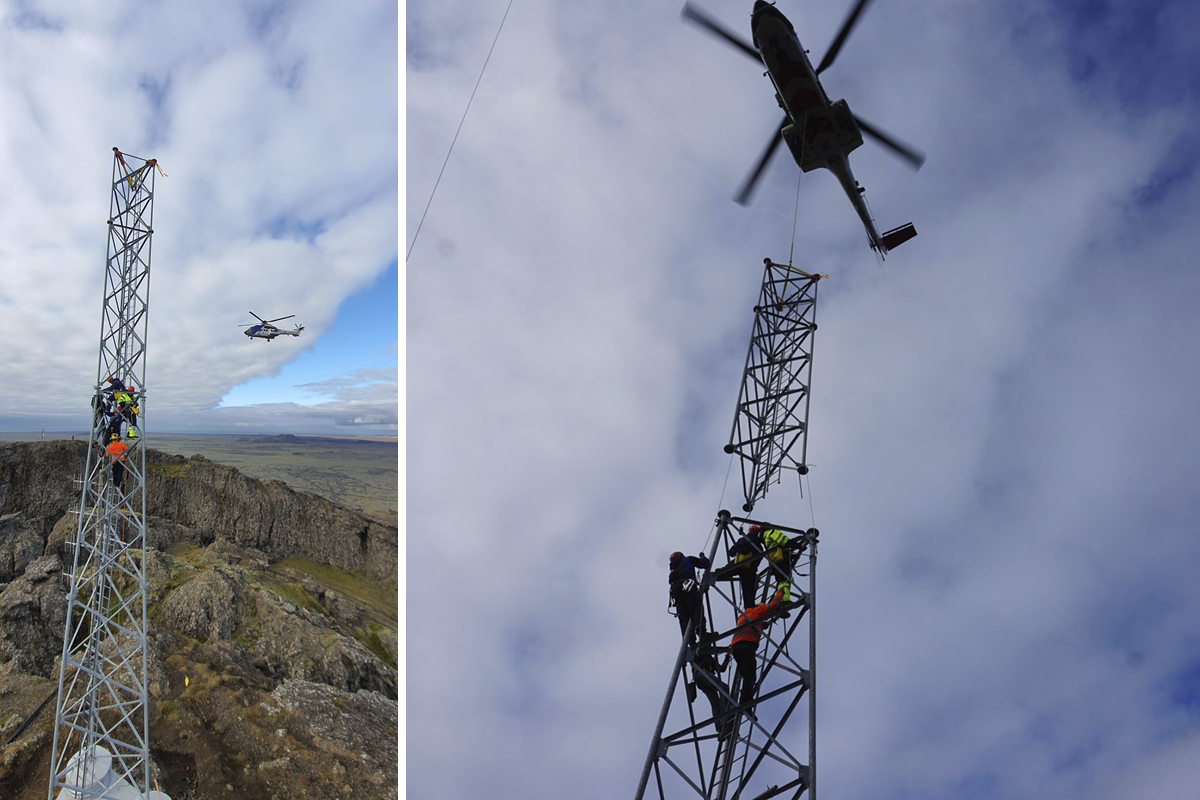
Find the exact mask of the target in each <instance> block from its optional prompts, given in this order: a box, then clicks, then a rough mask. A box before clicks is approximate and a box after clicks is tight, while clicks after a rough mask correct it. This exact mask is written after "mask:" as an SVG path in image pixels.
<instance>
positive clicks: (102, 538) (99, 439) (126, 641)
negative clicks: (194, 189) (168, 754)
mask: <svg viewBox="0 0 1200 800" xmlns="http://www.w3.org/2000/svg"><path fill="white" fill-rule="evenodd" d="M157 166H158V165H157V163H156V162H155V160H154V159H149V160H144V159H141V158H136V157H134V156H130V155H126V154H123V153H121V152H120V151H119V150H118V149H117V148H115V147H114V148H113V171H112V199H111V202H110V207H109V219H108V254H107V258H106V263H105V275H104V306H103V313H102V318H101V325H100V356H99V363H98V365H97V368H96V387H95V389H96V393H95V395H94V396H93V401H92V435H91V436H90V437H89V438H90V441H89V443H88V453H87V464H86V468H85V471H84V475H83V480H82V490H81V494H80V502H79V511H78V514H79V524H78V527H77V529H76V536H75V541H74V543H73V544H74V559H73V561H72V565H71V572H70V575H69V578H70V591H69V592H68V595H67V601H68V602H67V623H66V631H65V634H64V636H63V649H62V661H61V667H60V669H59V678H58V701H57V705H56V719H55V730H54V749H53V753H52V757H51V758H52V760H51V773H50V788H49V794H48V797H49V798H50V800H53V799H54V798H55V797H56V792H58V790H60V789H61V790H62V791H61V792H60V793H58V794H57V797H60V798H71V800H76V798H80V799H82V798H101V797H115V796H117V794H114V791H116V787H117V786H119V785H120V784H122V783H124V784H127V785H128V786H130V787H137V790H138V792H139V794H140V796H142V797H146V796H148V795H150V782H151V776H150V774H149V768H148V767H149V756H150V752H149V739H148V733H149V709H148V707H147V702H146V701H147V696H146V569H145V566H146V565H145V559H144V553H145V547H146V523H145V520H146V492H145V474H146V456H145V448H144V445H143V437H142V435H141V434H142V429H143V427H144V425H145V410H146V409H145V373H146V365H145V355H146V316H147V311H148V309H149V287H150V281H149V279H150V242H151V237H152V235H153V233H154V227H153V222H154V173H155V169H156V168H157ZM117 387H119V391H120V393H121V396H115V393H116V392H117ZM126 394H127V395H128V398H125V397H124V395H126ZM126 399H127V400H128V402H125V400H126ZM118 402H121V403H122V405H123V407H121V406H118ZM119 407H121V408H122V410H121V412H120V416H119V418H116V417H115V416H114V415H115V414H116V413H117V412H116V409H117V408H119ZM131 412H132V413H131ZM114 420H115V423H114ZM114 428H115V432H114ZM118 445H120V446H118ZM122 448H124V449H122ZM120 796H127V795H125V794H122V795H120Z"/></svg>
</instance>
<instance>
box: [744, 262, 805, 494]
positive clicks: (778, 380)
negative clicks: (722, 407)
mask: <svg viewBox="0 0 1200 800" xmlns="http://www.w3.org/2000/svg"><path fill="white" fill-rule="evenodd" d="M763 261H764V262H765V264H766V267H765V269H764V270H763V281H762V291H761V292H760V294H759V300H758V305H757V306H755V307H754V312H755V313H754V332H753V333H752V334H751V336H750V349H749V351H748V352H747V353H746V368H745V370H744V371H743V373H742V389H741V393H740V394H739V395H738V402H737V411H736V413H735V415H734V419H733V430H731V431H730V433H729V444H727V445H725V452H726V453H736V454H737V455H738V457H739V459H740V461H741V465H742V487H743V490H744V492H745V495H746V502H745V504H744V505H743V506H742V510H743V511H747V512H749V511H751V510H752V509H753V508H754V504H755V503H756V502H758V501H759V500H761V499H762V498H763V497H764V496H766V494H767V489H768V488H769V487H770V486H771V484H772V483H773V482H775V483H778V481H779V472H780V470H781V469H785V468H791V469H795V470H796V471H797V472H799V473H800V474H801V475H805V474H807V473H808V464H807V462H806V459H807V458H808V405H809V391H808V387H809V383H810V379H811V377H812V347H813V337H814V335H815V333H816V330H817V282H818V281H819V280H820V279H821V276H820V275H813V274H811V273H808V272H804V271H803V270H800V269H797V268H796V267H793V266H791V265H788V264H776V263H774V262H773V261H771V259H769V258H766V259H763Z"/></svg>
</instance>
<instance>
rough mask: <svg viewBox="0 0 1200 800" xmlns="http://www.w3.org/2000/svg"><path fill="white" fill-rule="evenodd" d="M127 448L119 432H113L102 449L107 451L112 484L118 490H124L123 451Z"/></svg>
mask: <svg viewBox="0 0 1200 800" xmlns="http://www.w3.org/2000/svg"><path fill="white" fill-rule="evenodd" d="M128 449H129V448H128V447H126V446H125V443H124V442H122V441H121V437H120V435H119V434H113V436H112V440H111V441H110V442H109V444H108V446H107V447H105V448H104V450H105V451H106V452H107V453H108V457H109V458H111V459H112V481H113V485H114V486H116V487H117V489H118V490H120V491H123V490H124V481H125V452H126V451H127V450H128Z"/></svg>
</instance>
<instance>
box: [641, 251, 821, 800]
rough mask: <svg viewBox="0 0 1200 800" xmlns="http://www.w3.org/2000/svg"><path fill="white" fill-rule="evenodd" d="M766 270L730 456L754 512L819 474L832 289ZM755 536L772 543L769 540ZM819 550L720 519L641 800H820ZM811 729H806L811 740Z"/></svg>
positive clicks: (783, 534)
mask: <svg viewBox="0 0 1200 800" xmlns="http://www.w3.org/2000/svg"><path fill="white" fill-rule="evenodd" d="M765 264H766V267H765V270H764V273H763V280H762V289H761V292H760V294H759V301H758V305H756V306H755V307H754V328H753V332H752V334H751V337H750V350H749V353H748V354H747V356H746V365H745V369H744V370H743V372H742V388H741V392H740V393H739V395H738V402H737V408H736V411H735V415H734V423H733V430H732V432H731V434H730V441H729V444H727V445H726V446H725V452H727V453H730V454H734V455H736V456H737V457H738V458H739V460H740V462H741V466H742V470H741V471H742V486H743V490H744V496H745V503H744V504H743V506H742V508H743V510H745V511H747V512H749V511H751V510H752V509H753V508H754V504H755V503H756V502H758V501H759V500H761V499H762V498H763V497H764V496H765V495H766V494H767V490H768V489H769V488H770V487H771V486H772V485H773V484H775V483H778V482H779V480H780V474H781V471H782V470H785V469H790V470H795V471H797V472H798V473H800V474H801V475H803V474H807V472H808V464H807V462H806V458H807V446H808V438H807V434H808V408H809V401H808V399H809V380H810V378H811V375H812V345H813V335H814V333H815V331H816V329H817V325H816V298H817V283H818V281H819V280H820V279H821V277H822V276H820V275H813V274H810V273H807V272H804V271H803V270H800V269H797V268H795V267H792V266H790V265H785V264H776V263H774V262H772V261H771V260H770V259H765ZM752 528H758V529H760V532H758V533H757V536H758V537H760V538H757V539H755V538H754V534H753V532H752V530H751V529H752ZM747 534H750V535H749V536H747ZM817 536H818V532H817V530H816V528H809V529H808V530H800V529H798V528H791V527H786V526H783V525H779V524H776V523H773V522H769V521H766V520H755V519H749V518H746V517H734V516H732V515H731V514H730V513H729V512H728V511H724V510H722V511H721V512H719V514H718V515H717V520H716V524H715V529H714V531H713V533H711V534H710V537H711V538H710V540H709V541H710V545H711V546H710V547H709V549H708V552H707V557H708V559H709V561H710V562H711V568H710V569H708V570H706V571H705V572H704V577H703V579H702V580H701V581H700V585H699V592H700V597H701V603H702V606H701V608H702V611H701V612H700V614H699V615H698V616H699V619H700V620H701V623H700V627H701V630H700V631H698V632H697V631H695V630H694V629H695V623H694V622H692V621H688V622H686V624H685V625H684V626H682V627H685V632H684V635H683V642H682V644H681V645H680V649H679V655H678V657H677V658H676V660H675V667H674V669H673V671H672V673H671V679H670V682H669V684H668V687H667V695H666V699H665V700H664V701H663V706H662V710H661V712H660V713H659V718H658V722H657V725H656V727H655V730H654V735H653V737H652V740H651V743H650V752H649V753H648V754H647V756H646V762H645V765H644V767H643V769H642V775H641V779H640V781H639V783H638V788H637V792H636V794H635V796H634V797H635V800H643V797H644V796H645V794H646V790H647V788H648V786H649V785H650V779H651V777H653V779H654V788H653V790H652V796H655V797H658V798H659V800H667V798H696V797H698V798H703V800H738V799H739V798H741V799H743V800H751V799H752V800H766V798H771V797H776V796H786V797H791V798H793V799H795V798H799V797H800V796H801V795H802V794H804V793H805V792H807V793H808V795H807V800H814V798H815V796H816V752H817V751H816V694H815V692H814V686H815V680H816V663H817V662H816V590H817V583H816V563H817ZM731 550H732V551H733V552H730V551H731ZM800 577H807V579H808V580H807V581H806V583H807V588H806V589H803V590H802V589H800V588H799V587H798V586H797V585H796V584H794V583H793V581H794V580H797V579H798V578H800ZM783 587H786V591H781V592H776V591H775V590H776V589H783ZM781 597H782V599H781V601H776V599H777V598H781ZM680 611H681V613H682V610H680ZM802 623H807V624H806V626H802ZM804 627H807V634H808V635H807V636H804V635H803V628H804ZM748 633H750V634H751V637H750V638H753V634H757V637H758V641H757V644H756V645H755V646H754V647H753V649H750V648H749V647H748V642H747V643H744V644H743V645H741V647H740V648H739V647H731V644H732V643H733V642H736V641H737V640H745V639H747V634H748ZM739 651H740V652H739ZM731 655H732V658H731ZM731 661H733V662H734V663H733V664H731V663H730V662H731ZM680 676H683V682H682V686H681V685H680V680H679V679H680ZM701 694H703V695H704V698H705V699H704V700H699V699H698V698H699V696H700V695H701ZM806 695H807V699H808V702H807V704H802V703H801V700H802V699H804V698H805V696H806ZM672 711H674V713H672ZM797 712H799V713H797ZM805 716H807V725H804V726H798V725H797V724H796V722H797V720H798V719H799V718H803V717H805ZM801 731H803V733H801ZM802 757H806V760H807V763H804V760H802Z"/></svg>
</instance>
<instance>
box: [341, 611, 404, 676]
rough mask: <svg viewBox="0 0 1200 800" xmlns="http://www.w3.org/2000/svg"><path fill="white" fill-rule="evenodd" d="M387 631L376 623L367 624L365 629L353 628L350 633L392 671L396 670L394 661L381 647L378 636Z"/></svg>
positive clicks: (381, 642)
mask: <svg viewBox="0 0 1200 800" xmlns="http://www.w3.org/2000/svg"><path fill="white" fill-rule="evenodd" d="M386 630H388V629H387V628H385V627H384V626H382V625H380V624H378V623H376V622H367V624H366V626H365V627H362V628H355V629H354V630H352V631H351V632H350V633H351V635H353V636H354V638H355V639H357V640H358V641H360V642H362V644H363V646H364V647H366V648H367V649H368V650H370V651H371V652H372V653H374V654H375V657H376V658H378V659H379V660H380V661H382V662H383V663H385V664H387V665H388V666H389V667H391V668H392V669H396V659H394V658H392V654H391V653H389V652H388V651H387V648H386V647H384V646H383V641H382V640H381V639H380V638H379V634H380V633H382V632H383V631H386Z"/></svg>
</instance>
